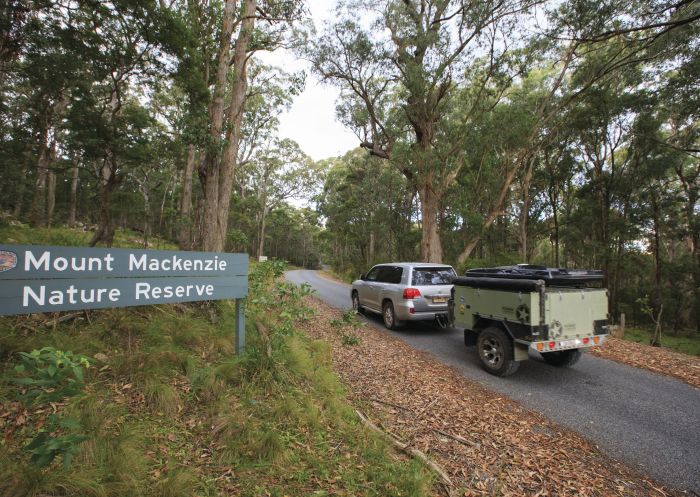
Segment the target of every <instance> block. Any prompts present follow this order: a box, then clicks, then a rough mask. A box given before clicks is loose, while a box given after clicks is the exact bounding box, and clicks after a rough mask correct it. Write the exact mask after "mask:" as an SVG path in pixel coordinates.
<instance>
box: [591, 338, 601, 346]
mask: <svg viewBox="0 0 700 497" xmlns="http://www.w3.org/2000/svg"><path fill="white" fill-rule="evenodd" d="M598 342H600V337H593V343H595V344H596V345H598Z"/></svg>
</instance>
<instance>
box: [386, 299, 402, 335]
mask: <svg viewBox="0 0 700 497" xmlns="http://www.w3.org/2000/svg"><path fill="white" fill-rule="evenodd" d="M382 319H384V326H386V327H387V328H389V329H390V330H398V329H399V328H401V325H402V324H403V323H402V322H401V321H399V320H398V319H396V313H395V312H394V304H392V303H391V301H386V302H384V305H383V306H382Z"/></svg>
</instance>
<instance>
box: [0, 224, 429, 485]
mask: <svg viewBox="0 0 700 497" xmlns="http://www.w3.org/2000/svg"><path fill="white" fill-rule="evenodd" d="M13 229H17V228H16V227H13ZM20 232H21V230H20ZM6 235H7V231H3V232H0V236H1V237H2V241H3V242H7V241H9V240H7V238H5V236H6ZM63 236H64V235H60V237H63ZM65 236H66V240H68V239H70V240H73V241H75V238H72V236H73V235H72V234H71V233H70V232H68V233H67V234H66V235H65ZM60 237H59V238H60ZM29 241H31V242H34V243H47V244H57V243H58V242H57V238H56V237H55V236H54V235H50V236H46V237H45V238H42V237H40V236H36V237H35V236H33V235H31V234H26V233H25V234H23V236H22V237H20V236H17V237H16V239H14V240H13V243H27V242H29ZM76 245H77V243H76ZM282 270H283V267H282V266H281V265H279V264H278V263H274V262H271V263H263V264H256V265H254V266H253V268H252V269H251V276H250V294H249V298H248V300H247V330H246V332H247V346H246V351H245V353H244V354H242V355H240V356H237V355H235V354H234V351H233V347H232V343H233V339H234V337H233V329H234V318H235V315H234V313H235V310H234V307H233V305H232V304H231V303H228V302H219V303H216V304H196V305H195V304H192V305H174V306H151V307H137V308H129V309H112V310H105V311H91V312H88V313H85V314H82V315H78V316H76V317H74V318H73V319H72V320H69V321H63V322H60V321H59V320H57V319H56V317H57V316H56V315H30V316H20V317H11V318H1V319H0V431H1V432H2V435H3V436H2V438H1V439H0V495H2V496H8V497H10V496H37V497H38V496H46V495H62V496H124V495H130V496H131V495H133V496H183V497H185V496H193V495H197V496H200V497H208V496H219V495H221V496H223V495H241V496H280V497H282V496H285V495H286V496H306V495H346V496H355V495H367V496H385V495H397V496H398V495H401V496H424V495H431V494H434V493H435V492H434V491H433V485H434V482H433V476H432V474H431V473H430V472H429V471H428V470H426V469H425V467H424V466H423V465H422V464H419V463H417V462H415V461H413V460H409V459H408V458H405V457H401V456H399V455H398V454H397V453H396V451H395V450H393V448H392V447H390V446H389V445H388V443H387V442H386V441H385V440H383V439H382V438H381V437H379V436H377V435H375V434H373V433H371V432H368V431H367V430H366V429H365V427H363V426H362V425H361V424H360V423H359V421H358V420H357V418H356V416H355V413H354V411H353V410H352V409H351V407H350V406H349V404H348V403H347V401H346V400H345V392H344V390H343V388H342V386H341V384H340V382H339V380H338V379H337V377H336V375H335V374H334V373H333V371H332V369H331V362H330V361H331V354H330V350H329V347H328V345H327V344H325V343H323V342H321V341H314V340H311V339H309V338H308V337H307V336H306V335H304V334H301V333H299V332H298V331H297V329H296V323H298V322H300V321H305V320H306V321H308V320H310V319H312V315H311V313H310V310H309V309H308V308H307V307H305V306H304V305H303V303H302V298H301V297H302V294H303V293H304V292H303V291H299V290H298V289H295V287H292V286H291V285H289V284H286V283H283V282H280V281H279V276H280V275H281V271H282ZM46 346H50V347H53V348H55V349H57V350H63V351H72V352H74V353H75V354H81V355H85V356H88V357H90V358H91V363H92V364H91V366H90V367H89V368H88V369H87V370H86V372H85V385H84V387H83V388H82V393H81V394H80V395H76V396H73V397H66V398H61V399H58V400H57V401H55V402H50V403H48V402H47V403H44V404H29V403H23V402H22V401H21V396H22V394H23V393H26V390H27V387H26V386H23V385H20V384H17V383H16V382H15V379H16V378H17V377H27V374H26V373H21V372H20V373H18V372H17V371H15V369H14V366H15V365H16V364H17V363H18V357H19V356H18V353H19V352H21V351H27V352H28V351H31V350H33V349H39V348H42V347H46ZM55 415H58V416H61V417H63V418H64V419H71V420H72V422H71V423H70V424H65V426H64V425H61V426H60V427H55V428H54V429H53V430H52V431H51V433H47V426H49V425H50V420H51V417H52V416H55ZM42 432H44V433H47V435H49V436H54V437H60V436H63V437H69V436H73V435H80V436H85V437H86V439H85V440H84V441H80V442H78V443H76V444H75V445H76V451H75V454H74V455H73V457H72V461H71V462H70V464H69V465H64V464H63V463H64V460H65V456H61V455H58V456H57V457H56V458H55V459H54V460H53V462H51V463H50V464H49V465H48V466H46V467H43V468H41V467H37V465H35V464H33V463H31V462H30V454H29V453H28V452H27V451H26V450H25V448H26V446H27V445H28V443H29V442H30V441H31V440H32V439H34V438H35V437H36V436H37V435H38V434H40V433H42Z"/></svg>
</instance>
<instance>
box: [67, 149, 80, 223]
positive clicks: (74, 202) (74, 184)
mask: <svg viewBox="0 0 700 497" xmlns="http://www.w3.org/2000/svg"><path fill="white" fill-rule="evenodd" d="M79 172H80V170H79V169H78V158H77V157H74V158H73V167H72V168H71V179H70V207H69V209H68V226H71V227H73V226H75V214H76V212H77V210H78V177H79Z"/></svg>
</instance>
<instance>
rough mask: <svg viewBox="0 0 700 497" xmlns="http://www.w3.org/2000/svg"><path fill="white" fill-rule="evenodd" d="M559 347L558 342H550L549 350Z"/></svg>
mask: <svg viewBox="0 0 700 497" xmlns="http://www.w3.org/2000/svg"><path fill="white" fill-rule="evenodd" d="M556 346H557V342H549V348H550V349H553V348H554V347H556Z"/></svg>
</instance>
